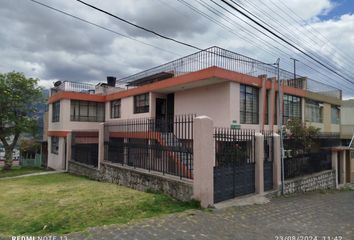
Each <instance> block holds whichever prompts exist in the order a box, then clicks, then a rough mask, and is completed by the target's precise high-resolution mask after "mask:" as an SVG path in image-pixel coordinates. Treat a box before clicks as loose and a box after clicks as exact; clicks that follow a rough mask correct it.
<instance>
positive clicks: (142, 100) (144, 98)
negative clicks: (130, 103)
mask: <svg viewBox="0 0 354 240" xmlns="http://www.w3.org/2000/svg"><path fill="white" fill-rule="evenodd" d="M147 112H149V93H144V94H141V95H137V96H134V113H147Z"/></svg>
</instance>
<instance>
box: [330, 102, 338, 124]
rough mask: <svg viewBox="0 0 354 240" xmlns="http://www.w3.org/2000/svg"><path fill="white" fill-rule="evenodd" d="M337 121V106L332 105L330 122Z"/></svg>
mask: <svg viewBox="0 0 354 240" xmlns="http://www.w3.org/2000/svg"><path fill="white" fill-rule="evenodd" d="M339 122H340V109H339V106H332V107H331V123H332V124H339Z"/></svg>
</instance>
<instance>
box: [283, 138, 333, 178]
mask: <svg viewBox="0 0 354 240" xmlns="http://www.w3.org/2000/svg"><path fill="white" fill-rule="evenodd" d="M320 140H321V139H318V138H314V139H313V141H314V143H313V146H312V149H311V151H309V150H307V149H305V148H306V147H304V146H305V145H306V144H304V143H299V140H294V139H291V138H286V139H284V178H285V179H290V178H295V177H300V176H304V175H308V174H312V173H316V172H321V171H325V170H329V169H331V168H332V162H331V153H330V151H327V150H324V149H322V148H320V146H321V145H322V144H321V141H320ZM304 141H305V140H304Z"/></svg>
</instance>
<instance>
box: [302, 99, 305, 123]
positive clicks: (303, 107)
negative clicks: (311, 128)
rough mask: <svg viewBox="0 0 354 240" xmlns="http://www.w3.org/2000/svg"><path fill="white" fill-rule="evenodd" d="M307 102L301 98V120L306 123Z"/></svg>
mask: <svg viewBox="0 0 354 240" xmlns="http://www.w3.org/2000/svg"><path fill="white" fill-rule="evenodd" d="M305 109H306V101H305V98H301V120H302V122H303V123H304V122H305V114H306V111H305Z"/></svg>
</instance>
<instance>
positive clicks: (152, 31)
mask: <svg viewBox="0 0 354 240" xmlns="http://www.w3.org/2000/svg"><path fill="white" fill-rule="evenodd" d="M76 1H77V2H79V3H82V4H84V5H86V6H88V7H90V8H93V9H95V10H97V11H99V12H102V13H104V14H107V15H109V16H111V17H113V18H116V19H118V20H120V21H122V22H125V23H127V24H129V25H131V26H134V27H136V28H139V29H141V30H143V31H147V32H149V33H151V34H153V35H156V36H158V37H160V38H163V39H166V40H170V41H172V42H175V43H178V44H181V45H184V46H187V47H190V48H193V49H196V50H199V51H207V50H205V49H203V48H200V47H197V46H195V45H192V44H190V43H186V42H182V41H180V40H177V39H174V38H172V37H168V36H166V35H163V34H160V33H157V32H155V31H154V30H151V29H148V28H145V27H142V26H140V25H138V24H135V23H132V22H131V21H128V20H126V19H124V18H121V17H119V16H117V15H114V14H112V13H110V12H107V11H106V10H103V9H100V8H98V7H96V6H94V5H91V4H89V3H86V2H84V1H81V0H76ZM207 52H208V53H212V54H214V55H218V56H220V55H219V54H217V53H214V52H209V51H207ZM223 57H225V58H229V59H232V60H235V59H233V58H231V57H228V56H223ZM238 60H239V61H242V62H248V63H258V64H264V65H269V66H273V64H269V63H263V62H260V61H258V60H252V61H248V60H241V59H238Z"/></svg>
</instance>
